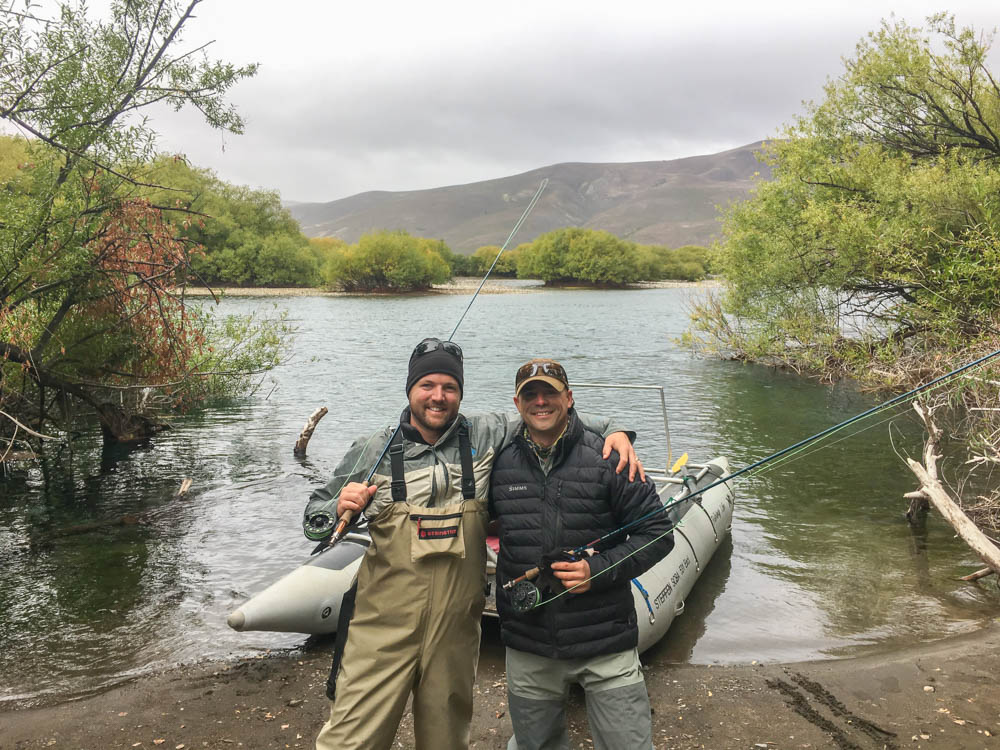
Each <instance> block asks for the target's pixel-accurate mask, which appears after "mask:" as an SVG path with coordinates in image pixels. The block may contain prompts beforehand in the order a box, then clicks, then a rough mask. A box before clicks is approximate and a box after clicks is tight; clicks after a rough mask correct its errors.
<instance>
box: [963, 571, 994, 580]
mask: <svg viewBox="0 0 1000 750" xmlns="http://www.w3.org/2000/svg"><path fill="white" fill-rule="evenodd" d="M994 573H996V571H995V570H993V568H983V569H982V570H977V571H976V572H975V573H969V575H967V576H962V577H961V578H959V579H958V580H960V581H978V580H979V579H980V578H986V576H991V575H993V574H994Z"/></svg>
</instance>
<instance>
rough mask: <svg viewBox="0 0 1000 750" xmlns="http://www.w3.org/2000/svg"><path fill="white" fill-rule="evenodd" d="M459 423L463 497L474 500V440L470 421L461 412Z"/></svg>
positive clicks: (459, 453)
mask: <svg viewBox="0 0 1000 750" xmlns="http://www.w3.org/2000/svg"><path fill="white" fill-rule="evenodd" d="M458 418H459V419H461V420H462V421H461V422H460V423H459V425H458V455H459V456H460V458H461V460H462V497H463V498H465V499H466V500H472V499H474V498H475V497H476V475H475V473H473V471H472V440H471V439H470V438H469V421H468V420H467V419H466V418H465V417H463V416H462V415H461V414H459V416H458Z"/></svg>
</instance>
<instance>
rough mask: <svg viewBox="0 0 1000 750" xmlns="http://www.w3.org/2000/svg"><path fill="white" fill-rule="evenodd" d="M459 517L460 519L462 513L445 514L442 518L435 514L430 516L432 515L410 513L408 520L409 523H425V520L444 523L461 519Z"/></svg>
mask: <svg viewBox="0 0 1000 750" xmlns="http://www.w3.org/2000/svg"><path fill="white" fill-rule="evenodd" d="M461 517H462V513H445V514H444V515H442V516H439V515H436V514H432V513H411V514H410V520H411V521H427V520H431V521H444V520H447V519H449V518H461Z"/></svg>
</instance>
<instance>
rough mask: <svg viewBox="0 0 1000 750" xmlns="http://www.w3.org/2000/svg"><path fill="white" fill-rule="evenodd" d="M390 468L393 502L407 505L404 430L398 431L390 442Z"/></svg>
mask: <svg viewBox="0 0 1000 750" xmlns="http://www.w3.org/2000/svg"><path fill="white" fill-rule="evenodd" d="M389 466H390V467H391V469H392V485H391V487H392V501H393V502H394V503H405V502H406V475H405V473H404V472H403V431H402V430H396V434H395V435H393V436H392V440H390V441H389Z"/></svg>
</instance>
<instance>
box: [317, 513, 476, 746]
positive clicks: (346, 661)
mask: <svg viewBox="0 0 1000 750" xmlns="http://www.w3.org/2000/svg"><path fill="white" fill-rule="evenodd" d="M370 530H371V537H372V545H371V547H370V548H369V549H368V552H367V553H366V554H365V558H364V560H363V561H362V564H361V569H360V570H359V571H358V598H357V604H356V606H355V610H354V617H353V618H352V620H351V626H350V629H349V630H348V631H347V632H348V635H347V642H346V644H345V646H344V658H343V662H342V663H341V666H340V672H339V674H338V676H337V699H336V701H335V702H334V703H333V704H332V706H331V710H330V718H329V720H328V721H327V722H326V724H325V725H324V726H323V729H322V730H321V731H320V734H319V737H317V739H316V748H317V750H381V749H383V748H389V747H390V746H391V745H392V741H393V739H394V737H395V736H396V730H397V729H398V728H399V722H400V719H401V718H402V716H403V711H404V710H405V708H406V701H407V699H408V698H409V696H410V693H411V692H412V694H413V723H414V732H415V734H416V747H417V748H418V750H466V749H467V748H468V746H469V724H470V723H471V721H472V690H473V685H474V683H475V679H476V663H477V661H478V658H479V635H480V618H481V617H482V612H483V604H484V601H485V584H486V572H485V571H486V501H485V500H467V501H464V502H462V503H460V504H455V505H448V506H444V507H440V508H424V507H418V506H410V505H409V504H407V503H403V502H399V503H392V504H391V505H390V506H389V507H388V508H386V509H385V510H384V511H382V512H381V513H379V515H378V516H377V517H376V518H375V519H374V520H373V521H372V522H371V524H370Z"/></svg>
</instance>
